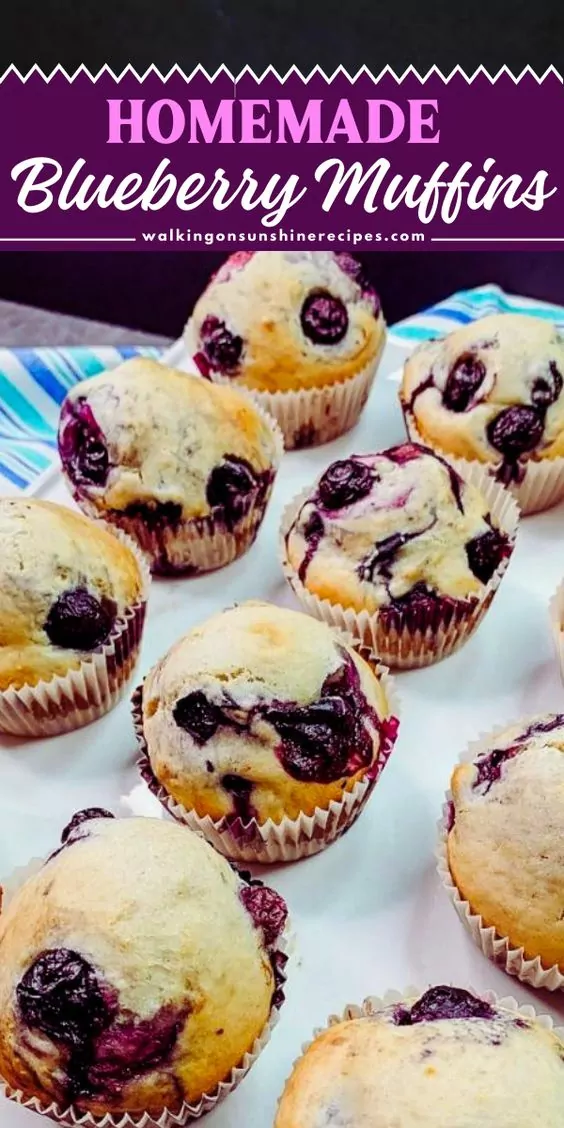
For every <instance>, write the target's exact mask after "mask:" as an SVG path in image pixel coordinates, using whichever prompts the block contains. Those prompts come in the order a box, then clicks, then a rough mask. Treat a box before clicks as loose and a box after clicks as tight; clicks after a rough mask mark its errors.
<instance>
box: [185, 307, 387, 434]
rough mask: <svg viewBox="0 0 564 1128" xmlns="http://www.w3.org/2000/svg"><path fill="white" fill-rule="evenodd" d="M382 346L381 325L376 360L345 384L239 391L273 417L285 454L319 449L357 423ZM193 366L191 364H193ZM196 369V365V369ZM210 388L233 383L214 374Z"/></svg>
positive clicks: (189, 341) (189, 333)
mask: <svg viewBox="0 0 564 1128" xmlns="http://www.w3.org/2000/svg"><path fill="white" fill-rule="evenodd" d="M185 340H186V344H187V347H188V349H189V350H190V351H191V352H192V353H194V351H195V342H194V339H193V334H192V328H191V324H190V323H188V325H187V327H186V329H185ZM385 345H386V325H385V322H383V323H382V336H381V340H380V342H379V346H378V352H377V353H376V356H375V357H374V358H373V359H372V360H371V361H370V363H369V364H367V365H366V366H365V367H364V368H361V369H360V370H359V371H358V372H357V373H356V374H355V375H354V376H350V377H348V378H347V379H345V380H341V381H333V382H332V383H331V384H323V385H322V386H321V387H317V388H299V389H297V390H292V391H278V392H266V391H258V390H255V389H254V388H246V389H243V388H241V385H237V387H238V388H241V390H245V391H247V392H248V394H249V395H250V396H252V398H253V399H254V400H255V402H256V403H258V404H259V405H260V407H261V408H263V410H264V411H267V412H268V413H269V414H270V415H271V416H273V417H274V419H275V420H276V422H277V423H278V426H279V427H280V429H281V431H282V434H283V435H284V445H285V448H286V450H302V449H304V448H305V447H313V446H321V444H322V443H328V442H331V441H332V440H333V439H338V438H339V436H340V435H344V434H346V432H347V431H350V430H351V428H352V427H354V426H355V424H356V423H357V422H358V420H359V418H360V416H361V413H362V410H363V408H364V406H365V404H366V401H367V399H368V396H369V394H370V389H371V388H372V384H373V383H374V378H375V376H376V372H377V371H378V366H379V364H380V360H381V357H382V353H383V351H384V348H385ZM194 363H195V362H194ZM196 367H197V365H196ZM203 378H204V379H211V380H212V381H213V383H214V384H229V385H230V386H231V387H232V386H233V381H232V380H230V379H229V377H227V376H221V375H220V374H219V373H217V372H214V373H212V374H211V376H210V377H203Z"/></svg>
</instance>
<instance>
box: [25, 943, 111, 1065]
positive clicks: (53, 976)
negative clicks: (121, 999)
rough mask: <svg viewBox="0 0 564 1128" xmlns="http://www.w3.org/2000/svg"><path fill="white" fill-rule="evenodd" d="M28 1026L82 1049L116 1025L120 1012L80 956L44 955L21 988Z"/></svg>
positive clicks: (63, 950) (68, 952) (68, 953)
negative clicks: (91, 1040) (117, 1015)
mask: <svg viewBox="0 0 564 1128" xmlns="http://www.w3.org/2000/svg"><path fill="white" fill-rule="evenodd" d="M16 998H17V1001H18V1007H19V1011H20V1015H21V1017H22V1019H23V1021H24V1022H25V1023H26V1024H27V1025H28V1026H29V1027H31V1028H32V1029H36V1030H40V1031H41V1032H42V1033H43V1034H46V1035H47V1036H48V1037H49V1038H52V1039H53V1041H55V1042H61V1043H62V1044H63V1045H65V1046H68V1047H70V1048H71V1049H80V1048H81V1047H83V1046H84V1045H85V1043H88V1042H89V1041H90V1039H91V1038H92V1037H93V1036H95V1035H96V1034H99V1033H100V1032H101V1031H102V1030H104V1029H105V1028H106V1027H108V1026H110V1025H111V1023H112V1021H113V1018H114V1015H115V1013H116V1009H117V1000H116V999H115V997H114V996H113V993H112V992H110V991H108V990H107V989H105V990H104V988H103V987H102V985H101V984H100V982H99V980H98V977H97V974H96V972H95V970H94V968H93V967H92V965H91V964H90V963H89V962H88V961H87V960H85V959H84V958H83V957H82V956H80V955H79V954H78V952H74V951H71V950H70V949H68V948H53V949H50V950H49V951H45V952H42V953H41V955H40V956H38V957H37V959H36V960H35V961H34V963H33V964H32V965H31V967H29V968H28V970H27V971H26V973H25V975H24V976H23V978H22V979H21V980H20V982H19V983H18V986H17V987H16Z"/></svg>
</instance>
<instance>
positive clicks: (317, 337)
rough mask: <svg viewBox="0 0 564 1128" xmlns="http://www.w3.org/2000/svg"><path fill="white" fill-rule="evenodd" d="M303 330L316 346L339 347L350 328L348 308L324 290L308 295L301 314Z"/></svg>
mask: <svg viewBox="0 0 564 1128" xmlns="http://www.w3.org/2000/svg"><path fill="white" fill-rule="evenodd" d="M300 323H301V326H302V330H303V332H304V334H305V336H306V337H308V339H309V340H310V341H313V343H314V344H315V345H338V344H339V341H342V340H343V337H345V336H346V333H347V329H348V327H349V317H348V314H347V307H346V306H345V304H344V302H342V301H341V299H340V298H336V297H335V296H334V295H333V294H330V293H328V292H326V291H324V290H317V291H314V292H313V293H311V294H308V296H307V298H306V299H305V301H304V304H303V306H302V310H301V314H300Z"/></svg>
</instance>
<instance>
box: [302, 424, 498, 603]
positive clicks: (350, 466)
mask: <svg viewBox="0 0 564 1128" xmlns="http://www.w3.org/2000/svg"><path fill="white" fill-rule="evenodd" d="M509 551H510V548H509V544H508V540H507V537H506V536H505V535H504V534H503V533H502V532H501V531H500V530H499V529H498V528H496V527H495V525H494V523H493V521H492V518H491V516H490V513H489V511H488V504H487V502H486V500H485V498H484V497H483V496H482V494H481V493H480V491H479V490H478V489H477V488H476V487H475V486H473V485H471V484H468V483H466V482H464V481H463V480H462V478H461V477H460V475H459V474H457V473H456V471H455V470H453V469H452V467H451V466H449V465H448V463H446V462H445V461H443V459H442V458H440V457H438V456H437V455H435V454H434V453H433V452H432V451H430V450H427V449H426V448H425V447H421V446H416V445H414V444H412V443H405V444H403V445H402V446H397V447H392V448H391V449H390V450H385V451H382V452H381V453H380V454H363V455H352V456H351V457H350V458H347V459H343V460H340V461H338V462H334V463H332V465H331V466H329V468H328V469H327V470H326V471H325V473H324V474H322V476H321V478H319V479H318V481H317V483H316V484H315V486H314V488H313V490H312V491H311V492H310V494H309V495H308V497H307V499H306V500H305V501H304V502H303V503H302V504H301V506H300V508H299V511H298V513H297V515H296V517H295V519H294V521H293V523H292V525H291V527H290V529H289V531H288V533H287V535H286V555H287V559H288V561H289V563H290V565H291V567H292V568H293V569H294V571H295V572H296V573H297V574H298V577H299V579H300V580H301V581H302V583H304V584H305V586H306V587H307V589H308V590H309V591H311V592H313V593H314V594H315V595H317V596H319V598H320V599H328V600H329V601H330V602H331V603H333V604H340V605H341V606H343V607H352V608H354V609H355V610H357V611H361V610H362V609H363V608H366V610H368V611H370V612H374V611H379V612H380V614H381V616H388V617H389V618H390V619H391V617H392V616H393V617H394V619H395V617H396V616H397V615H399V614H401V613H403V612H405V611H406V610H407V609H412V608H419V609H426V610H428V611H429V612H430V613H432V611H433V608H434V607H435V605H436V603H437V599H444V598H450V599H451V600H471V599H474V600H475V599H477V598H479V597H480V596H481V595H482V593H483V592H484V589H485V585H486V584H487V583H488V582H489V580H490V579H491V577H492V575H493V574H494V572H495V570H496V568H497V567H498V565H499V564H500V563H501V561H502V560H503V559H504V557H505V556H507V555H508V554H509Z"/></svg>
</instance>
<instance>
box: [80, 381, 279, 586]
mask: <svg viewBox="0 0 564 1128" xmlns="http://www.w3.org/2000/svg"><path fill="white" fill-rule="evenodd" d="M59 451H60V455H61V461H62V465H63V472H64V474H65V476H66V478H67V481H68V483H69V485H70V487H71V490H72V492H73V496H74V498H75V500H76V502H77V503H78V504H79V505H80V506H81V508H83V509H84V510H85V511H86V512H88V513H90V514H95V515H97V516H99V517H103V518H104V519H105V520H107V521H109V522H111V523H113V524H116V525H118V526H119V527H120V528H122V529H125V530H126V531H127V532H129V533H130V534H131V535H132V536H133V537H135V538H136V539H137V541H138V542H139V543H140V545H141V547H142V548H143V549H144V550H145V551H146V552H147V553H148V554H149V555H150V557H151V559H152V562H153V568H154V570H155V571H163V572H174V571H184V572H189V571H193V572H196V571H202V570H207V569H208V568H214V567H219V566H221V565H222V564H225V563H228V562H229V561H230V560H233V559H234V558H235V557H236V556H238V555H241V553H242V552H244V551H246V549H247V548H248V547H249V545H250V544H251V543H252V541H253V540H254V538H255V536H256V534H257V531H258V528H259V526H260V523H261V521H262V517H263V515H264V511H265V507H266V504H267V501H268V498H269V495H270V491H271V489H272V484H273V481H274V476H275V472H276V469H277V466H278V462H279V459H280V454H281V446H280V441H279V436H278V435H277V433H276V432H275V430H274V429H273V427H272V426H271V424H270V423H269V421H268V420H267V419H266V417H264V416H263V415H262V414H261V413H260V411H259V410H258V409H257V408H256V407H255V406H254V405H253V403H252V402H251V401H250V400H249V399H248V398H247V397H245V396H244V395H241V394H240V393H239V392H237V391H236V390H234V389H231V388H220V387H215V386H214V385H212V384H210V383H209V382H208V381H204V380H202V379H200V378H199V377H197V376H194V375H186V374H184V373H181V372H176V371H175V370H174V369H170V368H166V367H165V366H164V365H161V364H159V363H158V362H157V361H152V360H139V359H136V360H129V361H126V362H125V363H124V364H122V365H120V366H119V367H118V368H116V369H114V370H113V371H109V372H106V373H104V374H102V375H101V376H96V377H94V379H91V380H85V381H83V382H82V383H80V384H78V385H76V386H75V387H74V388H73V389H72V391H71V392H69V394H68V396H67V398H66V400H65V402H64V404H63V407H62V411H61V421H60V427H59Z"/></svg>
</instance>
